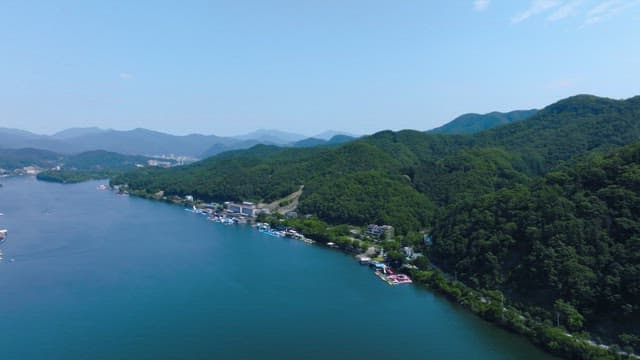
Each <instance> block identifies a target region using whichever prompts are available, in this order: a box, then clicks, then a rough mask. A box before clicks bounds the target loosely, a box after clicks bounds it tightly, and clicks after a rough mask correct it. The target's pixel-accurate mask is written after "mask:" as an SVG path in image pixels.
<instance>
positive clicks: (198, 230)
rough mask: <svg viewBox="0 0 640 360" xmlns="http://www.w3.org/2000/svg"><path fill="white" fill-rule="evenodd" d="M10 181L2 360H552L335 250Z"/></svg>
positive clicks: (152, 207)
mask: <svg viewBox="0 0 640 360" xmlns="http://www.w3.org/2000/svg"><path fill="white" fill-rule="evenodd" d="M1 182H2V183H3V184H4V187H2V188H0V213H5V215H4V216H0V227H7V228H8V229H9V237H8V239H7V241H6V242H5V243H3V244H2V245H0V249H1V250H2V252H3V253H4V260H2V262H0V359H323V360H326V359H327V358H329V359H347V358H349V359H374V358H375V359H380V358H387V359H550V358H551V357H550V356H549V355H547V354H545V353H543V352H541V351H540V350H538V349H537V348H535V347H534V346H533V345H531V344H529V343H528V342H527V341H526V340H524V339H522V338H520V337H517V336H515V335H512V334H509V333H507V332H505V331H502V330H500V329H497V328H495V327H493V326H492V325H490V324H488V323H485V322H484V321H482V320H480V319H478V318H476V317H475V316H473V315H471V314H469V313H467V312H465V311H464V310H463V309H461V308H459V307H457V306H456V305H455V304H451V303H450V302H448V301H446V300H444V299H443V298H441V297H439V296H437V295H434V294H433V293H431V292H429V291H426V290H423V289H419V288H417V287H415V286H395V287H392V286H389V285H387V284H386V283H384V282H382V281H380V280H379V279H378V278H377V277H375V276H374V275H373V273H372V272H371V271H370V270H369V269H368V268H367V267H364V266H360V265H359V264H358V263H357V262H356V261H355V260H354V259H353V258H351V257H350V256H347V255H345V254H342V253H340V252H337V251H334V250H330V249H326V248H323V247H320V246H311V245H307V244H305V243H303V242H300V241H296V240H290V239H283V238H274V237H270V236H268V235H264V234H261V233H259V232H257V231H254V230H253V229H252V228H250V227H248V226H225V225H221V224H216V223H212V222H209V221H207V220H206V219H205V218H204V217H203V216H200V215H197V214H193V213H189V212H186V211H183V210H182V209H181V208H180V207H178V206H174V205H168V204H163V203H158V202H152V201H148V200H143V199H138V198H130V197H123V196H117V195H115V194H114V193H112V192H109V191H99V190H96V186H97V185H98V184H100V183H101V182H87V183H82V184H77V185H60V184H51V183H44V182H39V181H36V180H35V179H34V178H32V177H21V178H11V179H1ZM10 259H14V261H10Z"/></svg>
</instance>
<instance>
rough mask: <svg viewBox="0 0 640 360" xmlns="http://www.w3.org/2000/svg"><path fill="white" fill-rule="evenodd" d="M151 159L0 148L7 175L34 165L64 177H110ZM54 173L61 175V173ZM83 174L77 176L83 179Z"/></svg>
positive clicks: (0, 159) (98, 153)
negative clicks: (89, 174)
mask: <svg viewBox="0 0 640 360" xmlns="http://www.w3.org/2000/svg"><path fill="white" fill-rule="evenodd" d="M150 159H151V158H148V157H145V156H135V155H122V154H118V153H113V152H108V151H103V150H96V151H88V152H84V153H80V154H76V155H62V154H58V153H54V152H52V151H48V150H39V149H0V169H2V172H6V173H11V172H13V171H14V170H20V169H22V168H24V167H28V166H34V167H37V168H40V169H43V170H47V169H53V168H60V169H62V171H63V172H65V174H67V173H66V172H68V171H74V172H75V171H82V172H94V173H95V172H105V171H108V172H109V174H113V173H114V172H116V171H124V170H131V169H133V168H135V167H136V166H138V165H143V166H144V165H146V164H147V161H148V160H150ZM165 161H166V160H165ZM52 173H56V174H58V175H60V174H61V172H60V171H58V172H56V171H54V172H52ZM84 175H86V174H84ZM84 175H80V174H78V175H74V176H80V177H83V176H84Z"/></svg>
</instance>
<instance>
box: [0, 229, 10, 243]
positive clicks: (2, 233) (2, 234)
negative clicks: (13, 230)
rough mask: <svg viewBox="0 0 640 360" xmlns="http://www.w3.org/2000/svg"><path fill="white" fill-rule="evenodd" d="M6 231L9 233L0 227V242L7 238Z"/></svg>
mask: <svg viewBox="0 0 640 360" xmlns="http://www.w3.org/2000/svg"><path fill="white" fill-rule="evenodd" d="M7 233H9V231H8V230H7V229H0V242H2V241H4V239H6V238H7Z"/></svg>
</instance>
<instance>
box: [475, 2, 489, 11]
mask: <svg viewBox="0 0 640 360" xmlns="http://www.w3.org/2000/svg"><path fill="white" fill-rule="evenodd" d="M489 4H491V0H474V1H473V8H474V9H475V10H476V11H483V10H486V9H487V8H488V7H489Z"/></svg>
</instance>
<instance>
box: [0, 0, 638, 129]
mask: <svg viewBox="0 0 640 360" xmlns="http://www.w3.org/2000/svg"><path fill="white" fill-rule="evenodd" d="M638 39H640V1H639V0H565V1H562V0H534V1H530V0H526V1H525V0H522V1H506V0H501V1H499V0H475V1H463V0H459V1H427V0H402V1H391V0H388V1H379V0H260V1H258V0H256V1H242V0H233V1H180V2H177V1H142V0H138V1H55V0H48V1H27V0H19V1H11V0H9V1H3V2H2V3H1V4H0V58H1V59H2V60H1V61H0V126H2V127H16V128H22V129H27V130H31V131H35V132H41V133H52V132H55V131H57V130H61V129H64V128H68V127H76V126H99V127H104V128H116V129H131V128H135V127H146V128H151V129H155V130H160V131H167V132H171V133H176V134H186V133H193V132H199V133H207V134H211V133H213V134H217V135H234V134H240V133H246V132H250V131H252V130H255V129H258V128H276V129H281V130H288V131H293V132H299V133H303V134H307V135H311V134H314V133H318V132H321V131H323V130H326V129H337V130H344V131H350V132H354V133H371V132H375V131H378V130H382V129H394V130H398V129H406V128H411V129H421V130H425V129H429V128H433V127H435V126H439V125H441V124H443V123H445V122H447V121H449V120H451V119H452V118H454V117H455V116H458V115H460V114H462V113H467V112H479V113H484V112H490V111H494V110H498V111H508V110H514V109H525V108H534V107H542V106H544V105H547V104H549V103H552V102H554V101H556V100H559V99H561V98H564V97H567V96H571V95H574V94H578V93H591V94H595V95H599V96H607V97H612V98H627V97H631V96H634V95H637V94H640V67H639V66H638V65H640V41H639V40H638Z"/></svg>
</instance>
